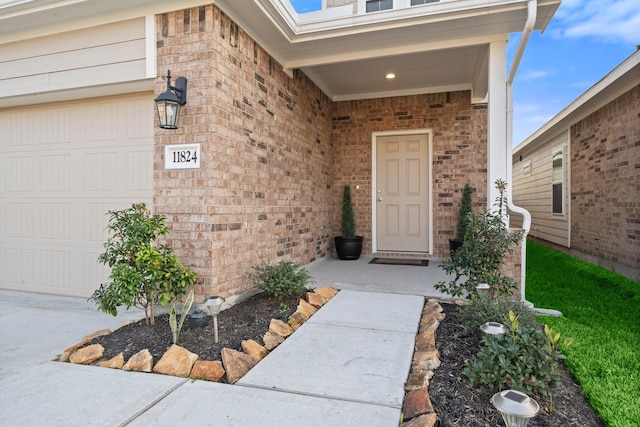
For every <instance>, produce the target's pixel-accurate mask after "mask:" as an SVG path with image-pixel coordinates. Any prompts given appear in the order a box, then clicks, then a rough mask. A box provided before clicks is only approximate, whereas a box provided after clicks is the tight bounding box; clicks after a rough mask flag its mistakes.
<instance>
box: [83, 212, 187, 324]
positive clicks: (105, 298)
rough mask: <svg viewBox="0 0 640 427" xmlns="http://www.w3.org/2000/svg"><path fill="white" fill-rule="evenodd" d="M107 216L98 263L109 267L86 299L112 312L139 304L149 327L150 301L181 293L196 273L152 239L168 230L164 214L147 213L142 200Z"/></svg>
mask: <svg viewBox="0 0 640 427" xmlns="http://www.w3.org/2000/svg"><path fill="white" fill-rule="evenodd" d="M108 214H109V216H110V220H109V226H108V230H109V237H108V239H107V242H106V243H105V244H104V248H105V252H104V253H102V254H101V255H100V256H99V257H98V262H100V263H102V264H105V265H107V266H109V267H110V268H111V274H110V275H109V281H108V282H107V283H102V284H101V285H100V288H99V289H97V290H96V291H94V292H93V295H92V296H91V298H90V300H93V301H94V302H95V303H96V305H97V306H98V309H99V310H100V311H103V312H105V313H109V314H111V315H113V316H116V315H117V314H118V311H117V309H118V307H119V306H126V307H127V308H129V307H139V308H142V309H143V310H144V315H145V319H146V321H147V324H150V325H153V324H154V323H155V322H154V318H155V317H154V309H155V307H156V305H157V304H161V305H165V304H168V303H170V302H172V301H174V300H175V299H176V298H177V297H179V296H181V295H184V293H185V292H186V289H187V287H189V286H191V285H193V284H194V283H195V280H196V274H195V273H194V272H193V271H191V270H189V269H188V268H187V267H185V266H184V265H182V263H181V262H180V260H179V259H178V257H176V256H175V255H174V254H173V251H172V250H171V248H169V247H167V246H165V245H161V244H157V243H156V241H157V239H158V238H159V237H160V236H166V235H167V234H168V228H167V226H166V224H165V217H164V216H161V215H152V214H151V212H149V210H148V209H147V207H146V205H145V204H144V203H138V204H133V205H132V206H131V207H130V208H128V209H124V210H120V211H109V212H108ZM154 243H155V244H156V245H154Z"/></svg>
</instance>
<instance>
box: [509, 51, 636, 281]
mask: <svg viewBox="0 0 640 427" xmlns="http://www.w3.org/2000/svg"><path fill="white" fill-rule="evenodd" d="M513 183H514V188H513V198H514V202H515V203H516V204H517V205H519V206H522V207H524V208H525V209H527V210H528V211H529V212H530V213H531V217H532V220H531V230H530V235H531V236H533V237H536V238H539V239H542V240H545V241H547V242H551V243H554V244H556V245H559V246H561V247H565V248H571V249H572V251H573V252H574V253H575V254H576V255H577V256H581V257H583V258H586V259H588V260H590V261H594V262H597V263H600V264H602V265H604V266H607V267H609V268H611V269H613V270H616V271H618V272H620V273H622V274H625V275H627V276H629V277H631V278H634V279H635V280H640V51H636V52H635V53H634V54H633V55H631V56H630V57H629V58H627V59H626V60H625V61H623V62H622V63H621V64H620V65H619V66H618V67H616V68H615V69H614V70H613V71H611V72H610V73H609V74H608V75H607V76H605V77H604V78H603V79H602V80H600V81H599V82H598V83H596V84H595V85H594V86H593V87H591V88H590V89H589V90H587V91H586V92H585V93H583V94H582V95H580V96H579V97H578V98H577V99H576V100H575V101H574V102H572V103H571V104H570V105H569V106H568V107H566V108H565V109H564V110H562V111H561V112H560V113H559V114H558V115H556V116H555V117H554V118H552V119H551V120H550V121H549V122H548V123H546V124H545V125H544V126H542V127H541V128H540V129H539V130H537V131H536V132H535V133H534V134H533V135H531V136H530V137H529V138H527V139H526V140H525V141H524V142H522V144H520V145H519V146H517V147H516V148H515V149H514V150H513ZM512 223H513V224H514V225H517V224H516V221H515V218H514V221H512Z"/></svg>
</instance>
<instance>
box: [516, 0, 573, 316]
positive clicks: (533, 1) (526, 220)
mask: <svg viewBox="0 0 640 427" xmlns="http://www.w3.org/2000/svg"><path fill="white" fill-rule="evenodd" d="M537 10H538V2H537V0H530V1H529V2H528V3H527V20H526V21H525V24H524V28H523V29H522V37H521V38H520V42H519V43H518V47H517V49H516V52H515V55H514V57H513V62H512V63H511V68H510V69H509V76H508V77H507V91H506V92H507V138H506V141H507V152H511V151H512V145H513V80H514V79H515V77H516V72H517V71H518V66H519V65H520V61H521V60H522V55H524V50H525V48H526V47H527V43H528V42H529V37H530V36H531V32H532V31H533V27H534V25H535V23H536V17H537ZM507 177H509V178H510V179H511V178H513V156H512V159H511V160H510V161H507ZM512 188H513V183H512V185H510V186H507V207H508V208H509V210H511V211H513V212H515V213H519V214H521V215H522V217H523V220H522V230H523V231H524V234H523V236H522V251H521V259H520V265H521V272H520V284H521V285H520V289H521V292H520V301H522V302H523V303H525V304H527V305H529V306H530V307H531V308H533V304H532V303H530V302H529V301H527V299H526V297H525V285H526V284H525V277H526V271H527V235H528V234H529V230H530V229H531V214H530V213H529V211H528V210H526V209H524V208H522V207H520V206H516V205H514V204H513V202H512V200H513V190H512ZM534 310H535V311H537V312H539V313H541V314H546V315H550V316H561V315H562V313H560V312H559V311H556V310H548V309H538V308H534Z"/></svg>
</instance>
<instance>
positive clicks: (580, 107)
mask: <svg viewBox="0 0 640 427" xmlns="http://www.w3.org/2000/svg"><path fill="white" fill-rule="evenodd" d="M627 76H629V77H630V78H629V79H624V78H625V77H627ZM623 79H624V81H623ZM638 84H640V50H637V51H636V52H635V53H633V54H632V55H631V56H629V57H628V58H627V59H625V60H624V61H623V62H622V63H621V64H620V65H618V66H617V67H616V68H614V69H613V70H612V71H611V72H609V74H607V75H606V76H605V77H603V78H602V79H601V80H600V81H598V82H597V83H596V84H594V85H593V86H591V87H590V88H589V89H587V90H586V91H585V92H584V93H583V94H582V95H580V96H578V97H577V98H576V99H575V100H574V101H573V102H572V103H571V104H569V105H568V106H567V107H565V108H564V109H562V111H560V112H559V113H558V114H556V115H555V116H554V117H553V118H552V119H551V120H549V121H548V122H547V123H545V124H544V125H542V127H540V128H539V129H538V130H537V131H535V132H534V133H533V134H531V136H529V137H528V138H527V139H525V140H524V141H523V142H521V143H520V144H518V146H517V147H515V148H514V149H513V153H514V154H515V153H518V152H519V151H521V150H523V149H524V148H525V147H527V146H528V145H530V144H534V143H539V141H546V140H548V137H549V135H556V134H558V133H560V132H562V131H563V129H564V128H568V127H569V126H571V125H572V124H574V123H575V122H577V121H580V120H582V119H583V118H584V117H586V116H588V115H589V114H592V113H593V112H595V111H597V110H598V109H600V108H602V107H603V106H605V105H606V104H608V103H609V102H611V101H613V100H614V99H616V98H617V97H618V96H620V95H622V94H623V93H625V92H627V91H628V90H630V89H631V88H633V87H634V86H636V85H638ZM592 101H593V102H592ZM543 136H544V139H542V138H543Z"/></svg>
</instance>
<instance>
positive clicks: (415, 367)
mask: <svg viewBox="0 0 640 427" xmlns="http://www.w3.org/2000/svg"><path fill="white" fill-rule="evenodd" d="M444 317H445V313H443V310H442V307H441V306H440V304H439V303H438V302H437V301H436V300H429V301H428V302H427V303H426V304H425V305H424V308H423V310H422V317H421V318H420V325H419V328H418V334H417V335H416V338H415V351H414V353H413V359H412V363H411V372H410V374H409V377H408V378H407V382H406V383H405V386H404V388H405V391H406V394H405V398H404V403H403V405H402V413H403V414H404V424H403V426H405V427H433V426H435V423H436V421H437V416H436V414H435V413H434V411H433V406H432V405H431V399H430V397H429V392H428V387H429V380H430V379H431V377H432V376H433V370H434V369H436V368H438V367H439V366H440V353H439V352H438V350H437V348H436V342H435V337H436V336H435V331H436V329H437V328H438V326H439V325H440V320H443V319H444Z"/></svg>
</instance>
